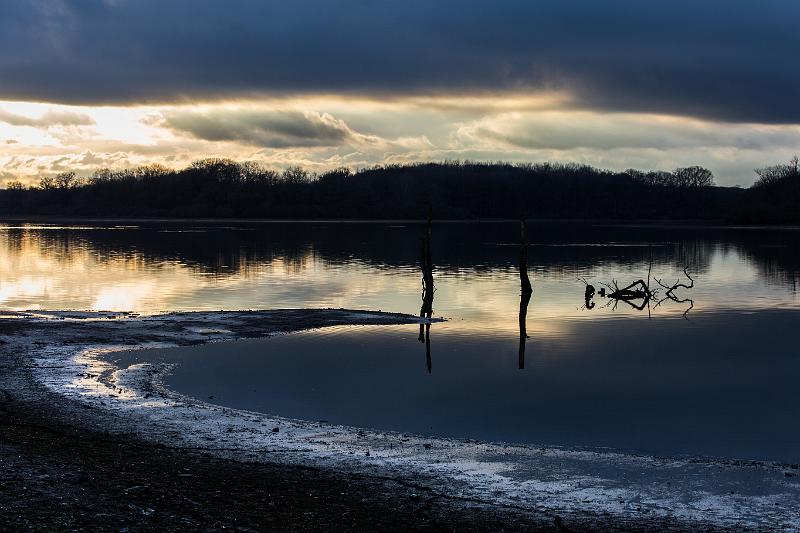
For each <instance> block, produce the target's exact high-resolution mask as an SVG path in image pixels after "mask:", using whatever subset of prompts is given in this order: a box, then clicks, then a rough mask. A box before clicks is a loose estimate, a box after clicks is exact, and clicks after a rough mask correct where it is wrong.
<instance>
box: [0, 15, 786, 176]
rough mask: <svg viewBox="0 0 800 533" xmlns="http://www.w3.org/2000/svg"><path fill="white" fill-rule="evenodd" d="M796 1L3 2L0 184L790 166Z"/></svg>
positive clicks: (734, 170)
mask: <svg viewBox="0 0 800 533" xmlns="http://www.w3.org/2000/svg"><path fill="white" fill-rule="evenodd" d="M798 20H800V2H797V1H796V0H760V1H758V2H755V1H741V0H704V1H703V2H697V1H696V0H693V1H687V0H670V1H666V0H649V1H647V2H642V1H641V0H637V1H632V0H625V1H622V0H608V1H604V2H597V1H596V0H594V1H589V0H539V1H531V0H514V1H512V0H491V1H488V0H483V1H479V0H458V1H450V0H438V1H432V0H424V1H423V0H404V1H403V2H397V1H390V0H336V1H333V0H292V1H280V2H278V1H273V0H262V1H251V0H225V1H224V2H222V1H217V0H74V1H70V0H3V1H2V3H1V4H0V185H2V184H7V183H8V182H9V181H11V180H21V181H23V182H25V183H35V182H37V181H38V180H39V179H40V178H41V177H42V176H46V175H52V174H55V173H57V172H62V171H66V170H74V171H76V172H78V173H79V174H81V175H88V174H91V172H93V171H94V170H96V169H98V168H104V167H109V168H125V167H131V166H136V165H142V164H150V163H159V164H163V165H166V166H169V167H182V166H184V165H187V164H188V163H190V162H192V161H194V160H198V159H203V158H206V157H227V158H232V159H236V160H241V161H256V162H259V163H261V164H263V165H265V166H268V167H274V168H278V169H280V168H284V167H286V166H289V165H302V166H304V167H306V168H308V169H309V170H312V171H318V172H321V171H324V170H327V169H330V168H335V167H340V166H346V167H350V168H352V169H357V168H362V167H366V166H372V165H376V164H387V163H410V162H417V161H442V160H453V159H459V160H481V161H512V162H538V161H563V162H580V163H587V164H590V165H594V166H598V167H601V168H609V169H613V170H623V169H626V168H631V167H632V168H639V169H643V170H648V169H672V168H676V167H679V166H687V165H693V164H698V165H703V166H705V167H707V168H709V169H711V170H712V171H713V172H714V174H715V176H716V180H717V183H719V184H723V185H742V186H748V185H750V184H751V183H752V182H753V179H754V173H753V169H754V168H756V167H761V166H764V165H768V164H774V163H778V162H784V161H787V160H788V159H789V158H790V157H791V156H792V155H794V154H795V153H798V152H800V99H798V98H797V93H798V92H800V91H798V88H799V87H800V69H798V68H796V64H797V57H799V56H800V37H799V36H798V33H797V22H798Z"/></svg>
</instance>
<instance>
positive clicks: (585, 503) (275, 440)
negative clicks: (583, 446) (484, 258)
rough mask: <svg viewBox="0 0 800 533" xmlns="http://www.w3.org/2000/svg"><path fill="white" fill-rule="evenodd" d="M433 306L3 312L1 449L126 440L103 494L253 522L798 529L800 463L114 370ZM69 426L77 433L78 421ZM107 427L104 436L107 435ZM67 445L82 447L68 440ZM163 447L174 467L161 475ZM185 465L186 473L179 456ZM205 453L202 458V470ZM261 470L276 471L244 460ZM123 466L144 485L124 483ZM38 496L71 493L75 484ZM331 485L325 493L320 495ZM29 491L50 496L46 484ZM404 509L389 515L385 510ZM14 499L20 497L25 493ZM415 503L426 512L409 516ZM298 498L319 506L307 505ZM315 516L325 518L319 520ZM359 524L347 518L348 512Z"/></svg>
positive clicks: (45, 456)
mask: <svg viewBox="0 0 800 533" xmlns="http://www.w3.org/2000/svg"><path fill="white" fill-rule="evenodd" d="M418 320H419V319H417V318H416V317H411V316H408V315H396V314H387V313H368V312H354V311H345V310H320V311H315V310H303V311H298V310H288V311H286V310H285V311H270V312H232V313H177V314H168V315H160V316H148V317H139V316H135V315H128V314H109V313H66V312H63V313H37V314H33V313H26V314H8V315H7V316H5V317H4V318H3V319H2V323H0V335H2V341H3V343H4V344H3V348H4V350H3V353H4V355H3V358H2V361H0V364H2V366H3V367H4V368H3V373H2V376H3V377H2V378H0V387H1V388H2V389H3V390H4V391H5V392H4V394H3V396H4V397H5V399H4V405H5V407H4V409H6V411H7V412H8V413H9V416H8V417H6V419H11V418H13V420H14V424H11V425H9V424H6V427H5V428H4V433H6V435H7V436H8V437H7V438H6V439H4V446H5V447H6V452H5V455H3V457H4V459H3V461H7V462H8V465H9V466H10V467H11V468H4V469H3V471H4V472H11V471H17V472H25V467H24V464H22V463H20V462H19V460H17V459H13V461H16V463H14V462H12V458H13V457H14V456H15V455H16V456H17V457H19V456H20V453H17V452H15V451H14V450H20V451H21V453H22V455H25V456H26V457H28V456H30V455H31V454H33V455H35V456H36V457H38V458H39V459H37V461H44V463H43V464H47V465H51V466H52V465H54V464H55V465H59V464H61V463H65V464H66V466H65V468H66V471H68V472H69V471H71V470H75V462H76V461H78V462H80V461H81V459H80V458H81V457H84V456H86V457H89V456H98V457H103V456H104V454H105V455H109V454H110V456H114V455H115V454H116V455H117V456H120V457H124V458H125V461H123V465H122V467H121V473H120V474H119V475H116V474H115V473H114V469H113V468H112V467H111V465H113V464H114V463H113V461H111V462H108V463H106V464H107V465H109V466H108V468H105V467H103V466H102V465H103V464H104V463H103V462H102V461H99V462H96V463H95V462H92V463H90V466H89V467H87V468H89V469H90V470H91V469H92V468H94V469H95V474H93V475H95V477H97V479H104V480H106V481H107V482H108V483H107V484H108V488H107V489H106V488H102V487H103V483H102V482H101V483H98V484H95V485H93V487H94V489H96V490H95V492H96V493H97V494H101V495H103V497H109V496H108V495H109V494H114V493H115V491H116V493H117V494H118V496H111V497H112V498H113V499H114V501H116V502H117V503H118V504H124V505H128V503H130V505H131V506H133V507H130V508H129V509H133V508H136V509H139V510H138V511H136V512H138V513H139V514H140V515H141V516H142V517H145V518H142V520H147V519H149V518H147V517H151V516H153V517H156V516H161V515H163V513H164V512H167V514H168V515H170V516H172V515H174V516H176V517H179V516H183V515H181V513H180V512H176V511H165V509H167V508H171V507H170V506H172V507H174V506H178V507H176V508H180V509H183V507H181V505H183V504H179V503H176V502H180V501H183V500H182V498H188V499H189V500H192V501H195V502H196V501H197V498H201V499H210V500H214V501H215V502H216V503H211V504H208V505H207V504H202V502H199V503H201V504H200V505H199V506H198V507H197V509H202V511H203V512H207V511H209V510H212V509H217V510H218V511H219V513H220V516H223V515H224V516H229V515H230V516H229V518H230V519H233V518H235V516H234V515H236V514H237V513H240V514H239V516H241V517H249V518H247V519H246V520H245V522H244V523H240V522H230V523H234V524H237V525H238V526H240V527H251V526H253V527H255V529H258V527H259V524H261V525H262V526H263V525H270V524H271V525H272V527H274V526H275V524H276V523H277V522H275V520H278V521H280V520H286V521H287V522H286V523H285V524H284V525H285V527H295V524H302V523H303V520H305V519H306V518H307V519H308V520H311V522H309V524H310V525H313V524H315V523H317V524H318V525H320V527H323V525H324V524H325V520H326V519H325V518H324V517H328V519H330V518H332V517H335V516H337V515H339V514H341V515H342V516H352V517H353V519H354V520H355V521H354V522H352V524H353V527H365V526H366V525H369V524H372V525H374V526H378V525H380V524H383V525H396V526H397V527H407V526H408V525H409V524H413V525H419V526H424V525H426V524H427V525H430V524H439V525H444V524H448V523H450V522H451V520H453V521H454V522H452V523H453V524H456V523H457V522H458V521H460V522H458V523H461V524H475V525H476V526H477V525H479V524H484V525H486V526H489V525H490V524H491V523H492V521H499V523H504V522H507V523H508V524H509V525H511V526H512V527H514V526H516V527H522V526H527V527H541V528H551V527H573V528H582V527H620V528H626V527H644V528H677V529H684V528H688V527H700V526H704V527H712V528H715V529H727V528H733V529H740V528H742V529H746V528H760V529H765V528H769V529H793V528H794V529H796V528H800V520H799V519H798V518H797V517H796V516H795V513H794V510H795V509H796V508H797V506H798V504H800V483H798V481H799V478H798V477H797V476H796V474H797V473H798V470H797V466H796V465H780V464H774V463H762V462H741V461H721V460H704V459H698V458H682V459H675V458H655V457H643V456H632V455H622V454H616V453H610V452H604V451H591V450H567V449H560V448H536V447H529V446H508V445H501V444H490V443H480V442H474V441H471V442H467V441H457V440H446V439H432V438H421V437H416V436H411V435H404V434H398V433H389V432H378V431H370V430H366V429H355V428H347V427H342V426H334V425H330V424H324V423H315V422H306V421H298V420H288V419H284V418H281V417H279V416H268V415H263V414H259V413H252V412H243V411H236V410H232V409H226V408H221V407H218V406H213V405H209V404H206V403H204V402H202V401H200V400H198V399H194V398H187V397H184V396H180V395H177V394H175V393H174V392H172V391H170V390H167V389H166V388H165V387H163V385H162V383H161V377H162V376H163V375H164V374H165V372H168V371H169V368H165V367H158V366H149V365H136V366H134V367H130V368H127V369H117V368H114V367H113V366H112V365H110V364H109V363H108V362H106V359H105V358H104V355H106V354H107V353H109V352H111V351H114V350H120V349H130V348H144V347H158V346H163V347H167V346H179V345H190V344H198V343H204V342H219V341H235V339H238V338H248V337H260V336H267V335H269V334H272V333H276V332H281V331H293V330H299V329H307V328H314V327H324V326H329V325H337V324H393V323H409V322H417V321H418ZM20 428H23V429H20ZM26 428H27V429H26ZM70 432H77V433H74V435H73V436H71V437H69V436H68V435H70ZM47 434H50V435H52V437H45V436H44V435H47ZM101 434H102V435H107V436H106V437H104V440H102V441H98V439H97V435H101ZM48 439H49V441H48ZM59 441H66V442H68V443H69V446H66V445H64V444H63V443H62V444H58V443H59ZM48 442H50V443H51V444H48ZM153 446H156V448H153ZM95 447H101V448H102V449H101V450H99V451H96V450H94V448H95ZM103 447H105V448H103ZM69 450H73V453H72V454H71V455H69ZM103 450H105V451H103ZM114 450H121V451H119V452H115V451H114ZM142 450H148V451H142ZM153 450H154V451H153ZM176 450H177V451H176ZM65 454H67V456H65ZM130 461H134V462H132V463H131V462H130ZM137 461H138V462H137ZM23 463H24V461H23ZM161 463H163V464H164V465H165V466H164V468H165V470H164V471H170V472H172V474H173V477H172V478H169V477H161V476H158V475H157V472H159V471H160V470H159V468H160V467H159V464H161ZM242 463H247V464H246V465H243V464H242ZM25 464H27V463H25ZM126 464H127V465H128V468H126V467H125V465H126ZM70 465H71V466H70ZM98 465H100V466H98ZM137 465H139V466H137ZM79 466H80V465H79ZM178 466H180V468H181V469H186V470H187V472H185V474H188V475H185V476H184V475H181V474H182V473H184V472H183V470H180V471H178V470H175V468H178ZM309 467H311V468H313V469H314V470H309V469H308V468H309ZM42 468H43V470H42V472H43V473H41V474H31V476H33V477H29V479H28V480H27V483H28V484H29V485H31V486H35V485H36V483H37V482H38V481H37V479H39V478H36V477H35V476H36V475H44V476H58V475H62V474H63V472H64V471H65V468H60V467H59V466H55V467H53V468H50V467H44V466H43V467H42ZM48 468H50V470H48ZM81 468H83V466H81ZM98 468H99V470H97V469H98ZM198 469H199V470H201V471H202V472H204V473H203V474H196V473H194V472H193V470H198ZM79 470H80V469H79ZM251 471H252V472H262V473H263V476H256V477H253V476H251V475H249V474H245V472H251ZM5 475H10V474H5ZM81 475H84V474H81ZM130 476H132V477H130ZM195 476H198V477H195ZM78 479H81V478H80V477H79V478H78ZM90 479H92V477H91V476H90ZM119 479H124V480H125V483H132V484H131V486H130V487H122V486H121V485H119V486H118V488H117V489H115V488H114V487H117V485H115V483H117V481H116V480H119ZM21 480H22V481H19V480H17V481H16V483H22V484H23V485H24V486H27V485H25V483H26V481H25V475H23V476H22V478H21ZM215 480H220V481H219V484H215V483H216V482H215ZM281 480H282V481H281ZM287 480H291V481H288V483H289V484H290V485H291V487H292V488H291V489H290V490H288V491H287V490H281V491H280V494H281V496H280V497H279V498H278V500H276V499H275V498H276V496H274V495H275V494H276V492H275V490H276V487H278V486H282V484H286V483H287ZM321 480H322V481H321ZM134 481H135V483H134ZM125 483H123V485H124V484H125ZM4 485H6V486H9V485H8V483H6V484H4ZM12 485H13V484H12ZM137 486H144V487H149V488H147V489H146V490H144V493H143V494H144V495H145V496H142V495H137V494H135V493H136V492H137V491H139V490H142V489H136V488H135V487H137ZM325 486H327V487H328V488H327V489H325V488H321V487H325ZM131 487H134V489H132V490H128V489H131ZM376 487H377V488H376ZM284 488H285V487H284ZM307 489H308V490H307ZM265 490H266V492H264V491H265ZM320 491H321V492H320ZM328 492H329V493H330V494H327V493H328ZM19 494H22V495H21V496H20V495H19ZM187 494H189V495H187ZM214 494H216V495H217V496H213V495H214ZM237 494H238V495H239V497H237V496H236V495H237ZM326 494H327V495H326ZM170 495H172V496H170ZM191 495H194V496H196V498H192V496H191ZM244 495H248V496H244ZM259 495H260V496H259ZM315 495H316V496H315ZM359 495H361V496H359ZM16 498H17V500H14V501H17V502H18V503H19V504H20V505H18V506H17V508H18V509H22V508H28V506H27V504H26V502H25V499H26V498H28V496H26V495H25V493H24V492H17V496H16ZM38 498H40V499H41V498H44V499H45V500H47V499H48V498H50V499H56V500H58V499H61V500H62V501H68V499H69V496H68V495H64V494H62V495H60V497H59V495H57V494H56V495H51V496H48V495H47V494H45V495H44V496H41V495H40V496H38ZM120 498H121V500H120ZM128 498H130V502H127V501H126V499H128ZM170 498H172V499H170ZM175 498H177V499H175ZM287 498H288V500H287ZM315 498H317V499H318V500H319V501H318V503H316V504H315V503H313V502H314V501H315ZM359 498H360V499H359ZM65 499H66V500H65ZM322 500H324V502H325V503H319V502H321V501H322ZM31 501H32V502H35V501H40V500H37V499H36V498H33V497H31ZM270 501H271V502H272V503H273V506H275V505H278V503H280V501H283V505H288V506H290V507H291V509H277V510H274V512H273V511H270V509H269V507H270V506H269V503H270ZM136 502H138V503H136ZM148 502H151V504H150V505H147V503H148ZM159 502H160V503H159ZM226 502H227V503H226ZM236 502H239V503H236ZM244 502H250V503H251V504H252V505H254V506H256V507H257V508H259V509H260V510H259V513H260V514H259V515H258V516H254V515H253V514H252V513H253V511H246V509H249V508H250V507H248V506H242V505H243V504H244ZM287 502H288V503H287ZM329 502H330V503H329ZM28 503H30V502H28ZM264 505H266V506H267V509H263V506H264ZM382 506H383V507H382ZM111 507H112V508H113V507H114V506H113V505H112V506H111ZM9 509H11V508H9ZM236 509H240V511H236ZM392 509H394V511H392V513H390V515H391V516H393V517H392V518H391V519H389V518H387V517H388V516H390V515H387V514H386V512H385V511H387V510H392ZM7 512H8V513H10V514H13V513H14V511H13V509H12V510H10V511H7ZM198 512H200V511H198ZM409 512H411V513H413V514H415V516H407V514H408V513H409ZM170 513H171V514H170ZM231 513H232V514H231ZM296 513H309V515H308V516H306V515H305V514H303V516H306V518H302V517H301V516H300V515H296ZM342 513H344V514H342ZM315 515H318V516H316V518H315ZM395 515H398V516H395ZM399 515H402V516H399ZM416 515H418V516H416ZM165 516H166V515H165ZM193 516H194V517H195V518H192V517H193ZM198 516H199V515H192V514H191V513H189V514H188V515H186V516H183V518H186V519H188V520H199V521H200V522H204V523H205V521H207V520H208V519H207V518H202V517H201V518H200V519H198V518H197V517H198ZM293 516H294V517H293ZM259 517H260V518H259ZM356 517H360V518H356ZM370 517H371V518H370ZM155 519H156V518H153V520H155ZM317 519H319V520H321V521H319V522H313V520H317ZM176 520H177V518H176ZM218 520H219V519H218ZM365 520H366V521H365ZM370 520H374V522H370ZM382 520H383V521H385V520H389V521H388V522H381V521H382ZM393 520H396V521H394V522H393ZM348 523H349V522H347V520H344V521H343V522H342V525H343V527H347V524H348ZM220 524H222V522H220ZM245 524H249V525H245ZM205 525H211V526H213V524H205Z"/></svg>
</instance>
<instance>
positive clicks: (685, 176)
mask: <svg viewBox="0 0 800 533" xmlns="http://www.w3.org/2000/svg"><path fill="white" fill-rule="evenodd" d="M672 174H673V176H674V184H675V185H676V186H678V187H710V186H712V185H714V174H713V173H712V172H711V171H710V170H708V169H707V168H703V167H698V166H692V167H685V168H676V169H675V172H673V173H672Z"/></svg>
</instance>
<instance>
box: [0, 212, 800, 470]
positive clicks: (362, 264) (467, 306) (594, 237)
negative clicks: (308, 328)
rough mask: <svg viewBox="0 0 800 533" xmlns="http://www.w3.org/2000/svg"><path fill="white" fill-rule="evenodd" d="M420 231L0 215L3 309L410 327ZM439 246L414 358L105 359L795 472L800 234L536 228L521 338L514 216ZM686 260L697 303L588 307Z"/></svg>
mask: <svg viewBox="0 0 800 533" xmlns="http://www.w3.org/2000/svg"><path fill="white" fill-rule="evenodd" d="M422 233H423V226H422V225H420V224H416V223H404V222H398V223H380V224H356V223H316V222H315V223H268V224H235V225H231V224H229V223H228V224H212V223H207V224H201V223H170V224H133V225H129V224H113V223H110V224H97V225H95V224H93V225H91V226H89V225H81V226H75V225H63V226H52V225H33V224H24V223H20V224H12V223H8V224H5V225H0V306H3V307H5V308H7V309H36V308H42V309H97V310H101V309H102V310H133V311H139V312H154V311H156V310H163V311H168V310H219V309H271V308H287V307H347V308H365V309H383V310H388V311H400V312H407V313H418V312H419V307H420V303H421V295H420V291H421V282H420V273H419V270H418V255H419V238H420V236H421V235H422ZM433 234H434V238H433V244H432V250H433V260H434V263H435V266H436V269H435V273H434V275H435V281H436V293H435V300H434V305H433V307H434V315H435V316H444V317H447V318H448V319H449V321H448V322H446V323H443V324H434V325H433V326H432V327H431V329H430V332H429V336H428V346H427V347H426V345H425V343H424V342H419V340H418V335H419V330H418V328H416V327H413V326H392V327H341V328H331V329H328V330H322V331H314V332H306V333H299V334H292V335H287V336H283V337H279V338H273V339H270V340H263V341H247V342H238V343H232V344H228V345H216V346H205V347H199V348H192V349H176V350H167V351H148V352H140V353H136V354H126V355H121V356H118V359H119V360H120V362H121V363H126V364H127V363H131V362H134V361H141V360H153V361H163V360H169V361H179V362H181V363H182V364H181V365H179V367H178V369H177V370H176V372H175V374H174V375H173V376H172V377H171V381H170V384H171V385H172V386H173V387H174V388H175V389H177V390H179V391H181V392H184V393H187V394H191V395H195V396H198V397H201V398H207V397H208V396H213V400H209V401H214V402H217V403H220V404H224V405H230V406H233V407H239V408H247V409H254V410H261V411H264V412H270V413H278V414H282V415H286V416H291V417H298V418H307V419H314V420H327V421H330V422H333V423H343V424H351V425H357V426H367V427H375V428H382V429H393V430H398V431H406V432H413V433H421V434H436V435H447V436H460V437H471V438H479V439H485V440H497V441H509V442H530V443H536V444H555V445H575V446H588V447H606V446H608V447H612V448H615V449H621V450H632V451H640V452H650V453H659V454H702V455H720V456H727V457H742V458H754V459H776V460H782V461H795V462H796V461H798V460H800V425H798V424H797V423H796V421H797V419H798V415H800V387H798V383H800V348H798V340H799V338H798V336H797V333H796V331H797V328H798V325H800V297H798V293H797V283H798V280H800V232H798V231H794V230H767V229H759V230H744V229H714V228H675V227H673V228H667V227H620V226H602V225H588V224H531V225H530V227H529V241H530V243H531V245H530V247H529V253H528V257H529V272H530V275H531V278H532V281H533V285H534V294H533V297H532V299H531V301H530V304H529V306H528V310H527V322H526V327H527V334H528V336H529V338H527V339H524V338H523V339H521V338H520V330H519V327H520V325H519V312H520V290H519V289H520V287H519V277H518V270H517V261H518V258H519V247H518V244H517V243H518V224H515V223H499V222H498V223H437V224H434V227H433ZM651 263H652V267H651V266H650V265H651ZM684 268H686V269H687V272H688V273H689V275H691V277H692V278H693V279H694V286H693V287H692V288H691V289H683V288H681V289H678V290H676V291H675V295H676V296H677V299H679V300H687V299H691V302H689V301H688V300H687V301H682V302H675V301H672V300H665V301H664V302H663V303H662V304H661V305H658V306H655V303H656V302H655V301H654V302H651V305H650V312H649V313H648V310H647V309H646V308H645V309H644V310H642V311H639V310H637V309H634V308H633V307H632V306H629V305H627V304H625V303H624V302H621V303H618V304H617V305H616V307H615V306H614V305H613V302H611V301H610V300H609V299H608V298H603V297H600V296H599V295H598V296H595V298H594V299H593V303H594V307H593V308H592V309H588V308H587V307H586V306H585V301H584V289H585V285H584V281H586V282H588V283H591V284H592V285H594V286H595V287H596V288H598V289H599V288H600V287H601V286H602V284H603V283H608V284H612V285H613V281H614V280H616V281H617V282H618V283H619V285H620V286H623V285H627V284H629V283H631V282H633V281H635V280H638V279H646V278H647V274H648V270H649V269H651V271H652V276H653V277H656V278H659V279H661V280H662V281H664V282H665V283H667V284H670V285H671V284H673V283H675V282H676V281H677V280H681V281H682V282H683V283H686V284H688V283H689V281H688V279H687V278H686V276H685V275H684V273H683V269H684ZM653 286H655V285H653ZM660 292H661V295H660V296H662V297H663V293H664V292H665V291H664V290H663V289H662V290H661V291H660ZM659 299H660V298H659ZM633 303H637V302H633ZM692 305H693V307H692V308H691V310H690V311H689V313H688V314H687V315H686V318H684V312H685V311H686V310H687V309H688V308H689V307H690V306H692ZM521 348H522V350H521ZM523 351H524V354H523V353H522V352H523Z"/></svg>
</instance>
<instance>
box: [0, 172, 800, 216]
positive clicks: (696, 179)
mask: <svg viewBox="0 0 800 533" xmlns="http://www.w3.org/2000/svg"><path fill="white" fill-rule="evenodd" d="M755 173H756V174H755V176H756V179H755V182H754V183H753V185H752V186H751V187H749V188H738V187H719V186H716V185H714V176H713V174H712V173H711V172H710V171H709V170H707V169H705V168H702V167H698V166H692V167H685V168H678V169H675V170H674V171H648V172H644V171H638V170H633V169H629V170H625V171H622V172H615V171H609V170H601V169H597V168H594V167H590V166H586V165H577V164H555V163H536V164H508V163H473V162H458V161H454V162H444V163H422V164H413V165H387V166H378V167H373V168H368V169H363V170H359V171H357V172H353V171H351V170H350V169H347V168H340V169H335V170H331V171H328V172H325V173H322V174H312V173H309V172H307V171H306V170H304V169H302V168H300V167H290V168H288V169H286V170H284V171H282V172H278V171H275V170H271V169H267V168H264V167H261V166H259V165H257V164H255V163H250V162H246V163H239V162H235V161H231V160H227V159H206V160H202V161H198V162H195V163H193V164H191V165H190V166H188V167H186V168H183V169H180V170H173V169H169V168H165V167H161V166H157V165H151V166H144V167H138V168H132V169H124V170H109V169H101V170H98V171H96V172H95V173H94V174H93V175H92V176H91V177H88V178H80V177H78V176H77V175H76V174H75V173H74V172H65V173H62V174H58V175H57V176H54V177H46V178H43V179H42V180H41V182H40V183H39V184H38V185H37V186H32V187H25V186H23V185H22V184H21V183H19V182H11V183H10V184H8V186H7V188H6V189H2V190H0V215H3V216H33V215H39V216H86V217H98V216H103V217H167V218H171V217H175V218H199V217H202V218H206V217H208V218H264V219H313V218H326V219H337V218H338V219H413V218H423V217H424V216H426V215H427V213H428V211H429V210H430V211H431V212H432V214H433V216H434V217H436V218H439V219H475V218H518V217H527V218H539V219H545V218H554V219H558V218H569V219H582V218H583V219H619V220H634V219H638V220H642V219H652V220H667V219H693V220H708V221H719V222H728V223H742V224H796V223H798V222H800V168H798V160H797V158H796V157H795V158H794V159H792V161H790V162H789V163H787V164H776V165H771V166H766V167H764V168H760V169H756V171H755Z"/></svg>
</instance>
